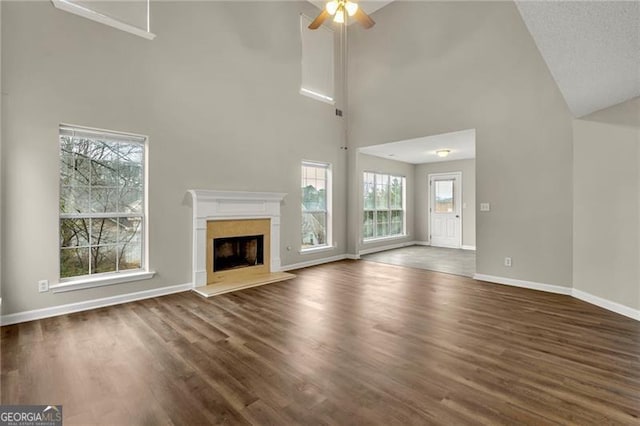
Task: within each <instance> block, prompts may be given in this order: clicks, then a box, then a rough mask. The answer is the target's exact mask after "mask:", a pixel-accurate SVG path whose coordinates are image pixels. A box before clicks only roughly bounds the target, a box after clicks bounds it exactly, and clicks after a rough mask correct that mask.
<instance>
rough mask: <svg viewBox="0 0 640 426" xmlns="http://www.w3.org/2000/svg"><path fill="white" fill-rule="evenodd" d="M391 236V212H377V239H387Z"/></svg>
mask: <svg viewBox="0 0 640 426" xmlns="http://www.w3.org/2000/svg"><path fill="white" fill-rule="evenodd" d="M387 235H389V212H388V211H377V212H376V237H385V236H387Z"/></svg>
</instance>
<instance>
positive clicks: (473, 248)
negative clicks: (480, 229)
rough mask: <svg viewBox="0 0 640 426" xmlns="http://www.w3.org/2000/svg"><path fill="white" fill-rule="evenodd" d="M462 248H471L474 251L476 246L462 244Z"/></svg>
mask: <svg viewBox="0 0 640 426" xmlns="http://www.w3.org/2000/svg"><path fill="white" fill-rule="evenodd" d="M462 250H473V251H476V246H464V245H463V246H462Z"/></svg>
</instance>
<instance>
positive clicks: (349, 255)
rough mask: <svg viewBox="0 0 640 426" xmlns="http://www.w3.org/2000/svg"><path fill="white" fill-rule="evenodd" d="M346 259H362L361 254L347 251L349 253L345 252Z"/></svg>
mask: <svg viewBox="0 0 640 426" xmlns="http://www.w3.org/2000/svg"><path fill="white" fill-rule="evenodd" d="M345 259H351V260H360V255H359V254H351V253H347V254H345Z"/></svg>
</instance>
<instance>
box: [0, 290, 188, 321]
mask: <svg viewBox="0 0 640 426" xmlns="http://www.w3.org/2000/svg"><path fill="white" fill-rule="evenodd" d="M192 288H193V284H191V283H187V284H179V285H173V286H169V287H161V288H154V289H150V290H143V291H137V292H135V293H129V294H122V295H119V296H111V297H104V298H101V299H93V300H85V301H83V302H77V303H69V304H67V305H60V306H53V307H51V308H43V309H35V310H33V311H24V312H17V313H15V314H9V315H2V317H1V319H0V324H2V325H3V326H4V325H10V324H17V323H19V322H26V321H33V320H38V319H43V318H49V317H55V316H58V315H65V314H71V313H73V312H81V311H88V310H90V309H97V308H103V307H105V306H112V305H119V304H122V303H127V302H134V301H136V300H143V299H150V298H152V297H159V296H166V295H168V294H173V293H180V292H183V291H189V290H191V289H192Z"/></svg>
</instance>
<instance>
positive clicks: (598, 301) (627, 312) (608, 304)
mask: <svg viewBox="0 0 640 426" xmlns="http://www.w3.org/2000/svg"><path fill="white" fill-rule="evenodd" d="M571 295H572V296H573V297H575V298H576V299H580V300H582V301H584V302H587V303H591V304H592V305H596V306H599V307H601V308H604V309H606V310H608V311H612V312H615V313H617V314H620V315H624V316H625V317H628V318H631V319H634V320H636V321H640V309H633V308H630V307H629V306H625V305H622V304H620V303H617V302H612V301H610V300H607V299H603V298H602V297H598V296H594V295H593V294H590V293H587V292H585V291H582V290H578V289H577V288H574V289H572V290H571Z"/></svg>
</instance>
